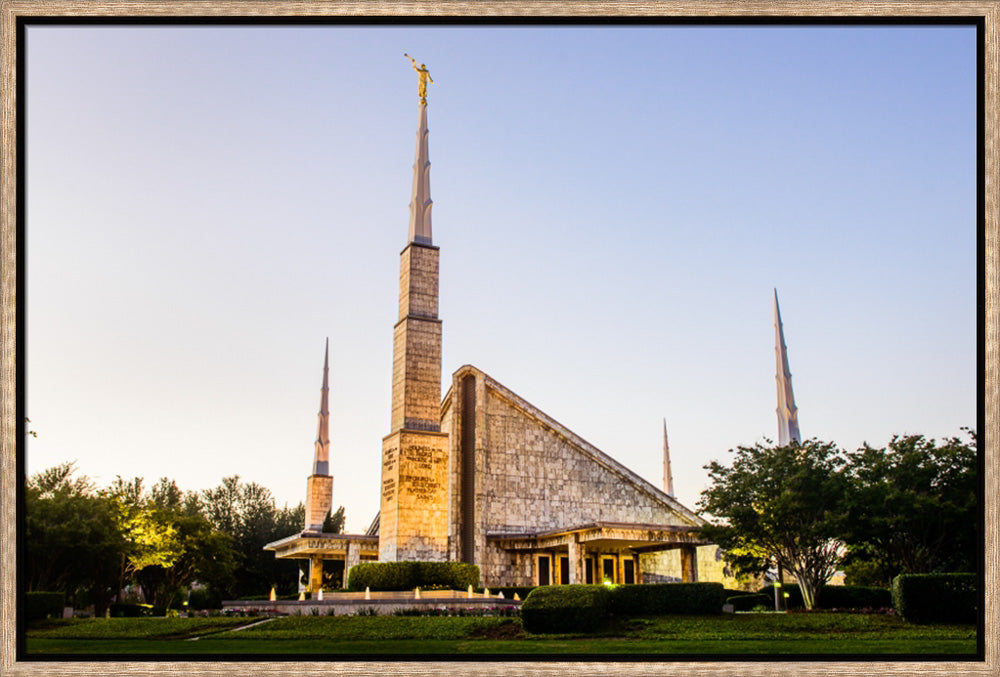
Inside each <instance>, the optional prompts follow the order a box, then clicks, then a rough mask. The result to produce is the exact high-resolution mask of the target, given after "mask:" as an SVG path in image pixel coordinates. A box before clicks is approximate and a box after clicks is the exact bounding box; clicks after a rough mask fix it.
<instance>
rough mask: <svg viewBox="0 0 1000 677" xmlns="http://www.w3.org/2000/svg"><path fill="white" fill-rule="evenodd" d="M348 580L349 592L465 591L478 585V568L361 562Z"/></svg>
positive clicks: (426, 563) (415, 563)
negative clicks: (436, 588) (434, 588)
mask: <svg viewBox="0 0 1000 677" xmlns="http://www.w3.org/2000/svg"><path fill="white" fill-rule="evenodd" d="M347 580H348V584H347V587H348V589H350V590H364V589H365V588H370V589H372V590H412V589H413V588H416V587H420V588H428V587H441V588H448V589H455V590H467V589H468V587H469V586H470V585H471V586H473V587H475V586H477V585H479V567H477V566H476V565H475V564H466V563H465V562H363V563H361V564H356V565H354V566H353V567H351V572H350V574H349V575H348V577H347Z"/></svg>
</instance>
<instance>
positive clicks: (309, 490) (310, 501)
mask: <svg viewBox="0 0 1000 677" xmlns="http://www.w3.org/2000/svg"><path fill="white" fill-rule="evenodd" d="M332 506H333V476H332V475H330V339H329V337H328V338H327V339H326V348H325V349H324V351H323V387H322V389H321V390H320V396H319V423H318V424H317V426H316V448H315V451H314V452H313V465H312V473H311V474H310V475H309V477H307V478H306V519H305V530H306V531H311V532H320V531H323V521H324V520H325V519H326V516H327V515H329V514H330V508H331V507H332Z"/></svg>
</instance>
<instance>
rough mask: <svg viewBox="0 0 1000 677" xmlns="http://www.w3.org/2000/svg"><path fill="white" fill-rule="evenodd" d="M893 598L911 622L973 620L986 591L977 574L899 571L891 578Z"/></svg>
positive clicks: (895, 604) (961, 621)
mask: <svg viewBox="0 0 1000 677" xmlns="http://www.w3.org/2000/svg"><path fill="white" fill-rule="evenodd" d="M892 601H893V606H895V607H896V613H898V614H899V615H900V616H902V617H903V619H904V620H907V621H910V622H912V623H974V622H975V621H976V617H977V615H978V613H979V609H980V607H981V605H982V603H983V593H982V590H980V588H979V582H978V579H977V575H976V574H970V573H950V574H900V575H899V576H896V578H894V579H893V581H892Z"/></svg>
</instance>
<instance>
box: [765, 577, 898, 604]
mask: <svg viewBox="0 0 1000 677" xmlns="http://www.w3.org/2000/svg"><path fill="white" fill-rule="evenodd" d="M781 591H782V592H787V593H788V599H786V600H785V606H786V608H788V609H801V608H802V606H803V604H802V590H801V589H800V588H799V586H798V584H797V583H785V584H784V585H782V586H781ZM760 593H761V594H762V595H766V596H767V598H768V599H769V600H771V601H770V604H771V606H773V605H774V586H773V585H768V586H766V587H765V588H762V589H761V591H760ZM891 606H892V593H890V592H889V589H888V588H879V587H869V586H860V585H824V586H823V587H822V588H820V591H819V594H818V596H817V599H816V608H817V609H881V608H887V607H891Z"/></svg>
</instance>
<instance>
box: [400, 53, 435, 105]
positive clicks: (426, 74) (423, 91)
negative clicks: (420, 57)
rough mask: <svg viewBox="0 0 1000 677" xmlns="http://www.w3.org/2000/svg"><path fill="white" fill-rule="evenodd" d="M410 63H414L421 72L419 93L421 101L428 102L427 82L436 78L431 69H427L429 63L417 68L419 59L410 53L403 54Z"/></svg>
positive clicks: (416, 69) (415, 67)
mask: <svg viewBox="0 0 1000 677" xmlns="http://www.w3.org/2000/svg"><path fill="white" fill-rule="evenodd" d="M403 56H405V57H406V58H407V59H409V60H410V63H412V64H413V70H415V71H417V73H419V74H420V85H419V90H418V91H417V94H418V95H419V96H420V103H427V83H428V82H431V83H433V82H434V78H432V77H431V73H430V71H428V70H427V64H420V68H417V61H416V59H414V58H413V57H412V56H410V55H409V54H403Z"/></svg>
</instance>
